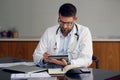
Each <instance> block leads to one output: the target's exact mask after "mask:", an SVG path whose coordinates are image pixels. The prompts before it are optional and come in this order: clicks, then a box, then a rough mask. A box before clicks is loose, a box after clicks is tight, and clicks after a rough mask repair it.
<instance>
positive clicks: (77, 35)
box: [54, 24, 79, 50]
mask: <svg viewBox="0 0 120 80" xmlns="http://www.w3.org/2000/svg"><path fill="white" fill-rule="evenodd" d="M75 27H76V33H75V36H76V37H77V38H76V39H77V41H78V40H79V34H78V26H77V24H75ZM59 29H60V26H59V27H58V29H57V30H56V36H57V35H58V30H59ZM56 49H57V41H56V42H55V47H54V50H56Z"/></svg>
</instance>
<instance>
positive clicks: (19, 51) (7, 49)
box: [0, 41, 38, 60]
mask: <svg viewBox="0 0 120 80" xmlns="http://www.w3.org/2000/svg"><path fill="white" fill-rule="evenodd" d="M37 44H38V41H3V42H0V57H16V58H22V59H28V60H32V55H33V52H34V49H35V48H36V46H37Z"/></svg>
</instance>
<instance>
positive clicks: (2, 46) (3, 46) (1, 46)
mask: <svg viewBox="0 0 120 80" xmlns="http://www.w3.org/2000/svg"><path fill="white" fill-rule="evenodd" d="M6 56H8V42H3V41H0V57H6Z"/></svg>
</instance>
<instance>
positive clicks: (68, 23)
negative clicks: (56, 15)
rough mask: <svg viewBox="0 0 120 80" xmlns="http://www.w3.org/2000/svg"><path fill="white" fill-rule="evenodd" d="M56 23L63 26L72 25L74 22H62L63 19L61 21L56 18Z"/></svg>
mask: <svg viewBox="0 0 120 80" xmlns="http://www.w3.org/2000/svg"><path fill="white" fill-rule="evenodd" d="M58 23H59V24H60V26H64V25H66V26H72V25H73V24H74V22H64V21H62V20H60V19H58Z"/></svg>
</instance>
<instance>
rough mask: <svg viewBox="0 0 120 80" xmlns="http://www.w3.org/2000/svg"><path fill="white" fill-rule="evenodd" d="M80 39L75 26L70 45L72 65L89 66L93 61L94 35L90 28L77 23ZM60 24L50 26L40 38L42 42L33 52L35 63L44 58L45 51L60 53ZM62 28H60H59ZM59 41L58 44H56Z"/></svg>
mask: <svg viewBox="0 0 120 80" xmlns="http://www.w3.org/2000/svg"><path fill="white" fill-rule="evenodd" d="M76 25H77V27H78V35H79V39H78V41H77V36H76V35H75V33H76V32H77V30H76V27H75V26H74V28H73V32H72V35H71V39H70V42H69V45H68V50H67V53H68V57H69V60H70V62H71V65H78V66H80V67H88V66H89V65H90V64H91V63H92V55H93V50H92V37H91V33H90V31H89V29H88V28H87V27H84V26H82V25H79V24H77V23H76ZM58 27H59V25H56V26H54V27H50V28H48V29H47V30H46V31H45V33H44V34H43V36H42V37H41V39H40V42H39V44H38V46H37V48H36V49H35V51H34V54H33V60H34V62H35V64H38V63H39V61H40V60H41V59H43V54H44V52H51V53H52V54H58V50H59V45H60V34H59V33H58V34H56V31H57V29H58ZM59 30H60V29H59ZM55 43H57V45H55Z"/></svg>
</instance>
